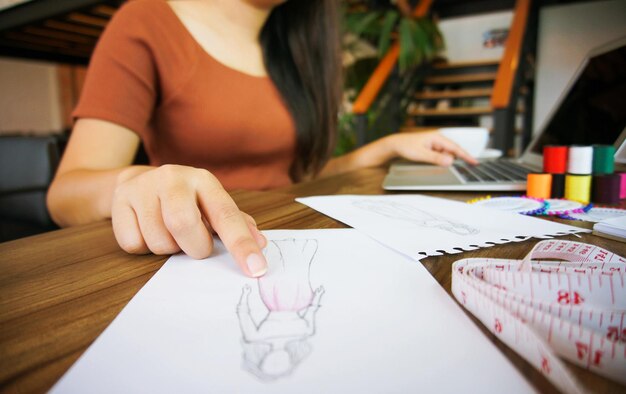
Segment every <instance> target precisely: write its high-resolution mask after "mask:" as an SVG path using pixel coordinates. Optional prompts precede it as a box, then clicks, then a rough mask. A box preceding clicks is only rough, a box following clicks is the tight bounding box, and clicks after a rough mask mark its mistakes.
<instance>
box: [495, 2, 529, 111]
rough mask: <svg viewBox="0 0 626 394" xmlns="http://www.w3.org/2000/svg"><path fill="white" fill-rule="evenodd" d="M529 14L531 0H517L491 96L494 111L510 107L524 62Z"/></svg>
mask: <svg viewBox="0 0 626 394" xmlns="http://www.w3.org/2000/svg"><path fill="white" fill-rule="evenodd" d="M529 13H530V0H517V2H516V4H515V13H514V14H513V22H512V23H511V29H510V30H509V37H508V38H507V41H506V46H505V48H504V54H503V56H502V61H501V62H500V66H499V67H498V73H497V74H496V81H495V84H494V87H493V95H492V96H491V107H492V108H494V109H500V108H507V107H508V106H509V102H510V100H511V96H512V92H513V87H514V85H515V74H516V73H517V68H518V67H519V64H520V61H521V60H522V59H521V58H520V57H521V56H522V45H523V43H524V35H525V33H526V25H527V22H528V15H529Z"/></svg>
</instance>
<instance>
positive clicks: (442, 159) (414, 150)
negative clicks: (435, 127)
mask: <svg viewBox="0 0 626 394" xmlns="http://www.w3.org/2000/svg"><path fill="white" fill-rule="evenodd" d="M381 142H383V143H386V144H387V145H388V146H389V148H388V149H389V150H391V151H392V152H393V155H394V156H396V157H401V158H403V159H407V160H411V161H419V162H424V163H432V164H437V165H440V166H449V165H451V164H452V162H453V161H454V159H455V158H459V159H462V160H465V161H466V162H468V163H470V164H477V161H476V159H475V158H473V157H472V156H470V155H469V153H467V152H466V151H465V150H464V149H463V148H461V147H460V146H459V145H458V144H456V143H455V142H453V141H452V140H450V139H448V138H446V137H444V136H443V135H441V134H440V133H439V132H437V131H428V132H402V133H397V134H392V135H389V136H387V137H385V138H383V139H382V140H381Z"/></svg>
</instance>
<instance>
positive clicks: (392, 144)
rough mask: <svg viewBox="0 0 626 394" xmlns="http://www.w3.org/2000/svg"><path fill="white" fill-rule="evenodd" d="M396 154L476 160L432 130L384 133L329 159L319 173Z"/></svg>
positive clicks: (444, 162) (380, 160) (383, 160)
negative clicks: (363, 144)
mask: <svg viewBox="0 0 626 394" xmlns="http://www.w3.org/2000/svg"><path fill="white" fill-rule="evenodd" d="M398 157H400V158H403V159H408V160H412V161H418V162H426V163H433V164H437V165H442V166H448V165H450V164H452V162H453V161H454V158H455V157H458V158H460V159H463V160H465V161H467V162H468V163H472V164H475V163H476V159H474V158H473V157H471V156H470V155H469V154H468V153H467V152H465V150H463V149H462V148H461V147H460V146H458V145H457V144H456V143H454V142H452V141H450V140H449V139H447V138H445V137H444V136H442V135H441V134H439V133H438V132H436V131H433V132H404V133H397V134H391V135H388V136H386V137H383V138H381V139H379V140H376V141H374V142H372V143H369V144H367V145H365V146H363V147H361V148H359V149H356V150H355V151H353V152H350V153H348V154H345V155H343V156H340V157H336V158H334V159H331V160H330V161H329V162H328V164H326V166H325V167H324V168H323V169H322V171H321V172H320V174H319V176H321V177H324V176H329V175H334V174H339V173H342V172H348V171H352V170H356V169H359V168H365V167H376V166H380V165H383V164H385V163H387V162H389V161H390V160H392V159H395V158H398Z"/></svg>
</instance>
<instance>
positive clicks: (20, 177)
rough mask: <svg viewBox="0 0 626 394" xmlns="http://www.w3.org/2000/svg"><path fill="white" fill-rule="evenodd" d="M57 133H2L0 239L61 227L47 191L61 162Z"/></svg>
mask: <svg viewBox="0 0 626 394" xmlns="http://www.w3.org/2000/svg"><path fill="white" fill-rule="evenodd" d="M60 138H62V137H56V136H45V137H39V136H0V242H5V241H10V240H13V239H17V238H21V237H26V236H29V235H34V234H38V233H42V232H46V231H50V230H54V229H56V228H58V227H57V226H56V225H55V224H54V222H53V221H52V219H51V218H50V215H49V213H48V209H47V207H46V192H47V190H48V186H49V185H50V182H51V181H52V177H53V176H54V172H55V171H56V168H57V165H58V163H59V156H60V148H59V146H60V142H61V139H60Z"/></svg>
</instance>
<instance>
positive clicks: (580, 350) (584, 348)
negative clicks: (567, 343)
mask: <svg viewBox="0 0 626 394" xmlns="http://www.w3.org/2000/svg"><path fill="white" fill-rule="evenodd" d="M602 354H603V352H602V351H601V350H596V351H595V352H593V354H592V356H593V357H591V359H590V360H589V363H590V364H592V365H594V366H596V367H599V366H600V361H601V360H602ZM576 355H577V356H578V359H579V360H584V359H585V358H587V357H589V355H590V354H589V345H588V344H586V343H583V342H576Z"/></svg>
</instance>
